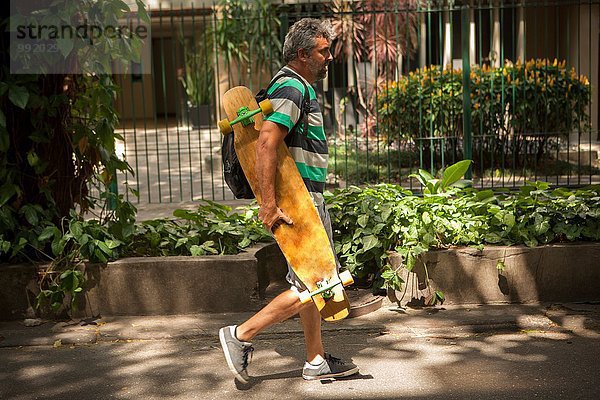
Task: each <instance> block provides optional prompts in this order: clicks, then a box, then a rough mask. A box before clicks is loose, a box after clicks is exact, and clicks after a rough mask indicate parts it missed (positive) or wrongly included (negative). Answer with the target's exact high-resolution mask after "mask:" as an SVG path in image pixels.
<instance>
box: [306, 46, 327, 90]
mask: <svg viewBox="0 0 600 400" xmlns="http://www.w3.org/2000/svg"><path fill="white" fill-rule="evenodd" d="M330 45H331V43H329V42H328V41H327V39H325V38H322V37H319V38H317V40H316V45H315V47H314V48H313V49H312V50H311V51H310V53H309V55H308V61H307V64H308V69H309V70H310V72H311V74H312V75H313V76H314V79H315V81H320V80H321V79H323V78H325V77H326V76H327V64H329V62H330V61H331V60H333V56H332V55H331V53H330V52H329V47H330Z"/></svg>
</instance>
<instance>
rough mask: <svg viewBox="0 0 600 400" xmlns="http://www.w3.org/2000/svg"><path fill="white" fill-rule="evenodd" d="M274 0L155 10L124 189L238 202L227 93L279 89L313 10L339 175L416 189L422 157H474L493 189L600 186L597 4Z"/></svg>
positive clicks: (427, 165) (131, 93)
mask: <svg viewBox="0 0 600 400" xmlns="http://www.w3.org/2000/svg"><path fill="white" fill-rule="evenodd" d="M270 3H271V2H270V1H267V0H256V1H254V2H248V1H228V2H221V3H217V4H213V3H200V2H187V3H177V4H175V3H172V4H171V5H170V7H169V8H163V7H162V6H161V7H160V8H158V9H152V10H151V16H152V41H153V42H152V51H153V55H152V60H153V62H152V66H151V67H152V75H135V74H130V75H117V84H118V85H119V87H120V88H121V92H120V95H119V97H118V99H117V106H118V108H119V112H120V114H121V120H122V126H121V128H120V129H119V133H121V135H122V136H123V137H124V141H123V142H122V143H119V144H118V149H120V153H122V154H123V156H124V157H125V159H126V160H127V161H128V162H129V164H130V165H131V166H132V168H133V170H134V171H135V172H136V173H135V176H132V175H130V174H123V175H122V176H120V177H119V191H120V192H122V193H129V192H127V190H128V189H134V190H136V191H137V192H138V193H139V198H138V199H137V200H136V201H139V202H142V203H159V202H182V201H190V200H192V201H193V200H198V199H211V200H227V199H231V198H232V195H231V193H230V192H229V190H228V188H227V187H226V185H225V183H224V180H223V177H222V167H221V159H220V154H219V150H220V144H221V136H220V134H219V132H218V130H217V128H216V121H217V120H218V119H219V117H220V115H221V110H220V106H219V104H220V96H221V95H222V94H223V93H224V92H225V91H226V90H227V89H228V88H230V87H233V86H236V85H245V86H248V87H250V89H251V90H253V91H254V92H257V91H258V90H259V89H260V88H261V87H264V86H266V84H267V82H268V80H269V79H270V76H271V75H272V74H273V73H274V72H275V71H276V70H277V69H278V68H279V67H280V65H281V62H280V60H281V44H282V42H283V38H284V35H285V32H287V29H288V27H289V26H290V25H291V24H292V23H293V22H295V21H296V20H298V19H300V18H302V17H315V18H326V19H329V20H331V21H332V24H333V27H334V28H335V29H336V31H337V34H338V39H336V41H334V44H333V46H332V49H333V52H334V56H335V60H334V62H333V63H332V64H331V66H330V69H329V75H328V77H327V78H326V79H325V80H324V81H322V82H319V83H317V84H316V86H317V87H318V89H319V90H317V92H318V93H319V101H320V104H321V109H322V111H323V114H324V124H325V127H326V130H327V132H328V134H329V137H330V166H329V171H330V174H329V175H330V176H329V184H330V185H329V186H330V187H336V186H342V187H343V186H346V185H351V184H352V185H363V184H368V183H375V182H394V183H400V184H402V185H404V186H406V187H409V188H412V189H418V187H416V186H413V185H415V182H414V180H412V179H410V178H409V175H410V174H411V173H414V172H416V170H417V169H418V168H424V169H427V170H430V171H431V172H433V173H435V172H436V171H437V170H439V169H440V168H443V167H445V166H447V165H449V164H451V163H453V162H456V161H458V160H461V159H465V158H468V159H473V160H474V163H473V167H472V170H471V171H470V174H471V177H472V179H473V180H474V184H475V185H476V186H480V187H516V186H519V185H521V184H523V183H524V182H525V180H538V179H539V180H545V181H548V182H550V183H553V184H555V185H559V186H572V185H584V184H590V183H600V164H599V162H598V153H599V152H600V144H599V142H598V124H599V118H598V105H597V104H598V80H599V78H600V76H599V68H598V64H599V62H598V54H599V53H600V51H599V50H600V48H599V43H600V40H599V39H600V32H599V30H598V25H599V24H598V18H599V14H600V11H599V10H600V1H599V0H593V1H592V0H588V1H584V0H581V1H570V0H566V1H543V0H540V1H520V0H519V1H517V0H515V1H502V2H500V1H490V0H486V1H484V0H481V1H466V2H458V1H410V0H405V1H332V2H327V3H325V2H314V1H313V2H306V3H304V4H287V5H286V4H284V5H281V4H272V5H270ZM258 6H261V7H258ZM532 60H533V61H532ZM555 60H556V61H555ZM134 70H135V68H134ZM575 92H576V93H575ZM205 104H206V105H207V106H205ZM128 195H129V194H128ZM130 199H132V198H130ZM133 200H135V199H133Z"/></svg>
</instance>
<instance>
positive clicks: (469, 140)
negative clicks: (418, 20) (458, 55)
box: [461, 5, 473, 179]
mask: <svg viewBox="0 0 600 400" xmlns="http://www.w3.org/2000/svg"><path fill="white" fill-rule="evenodd" d="M461 13H462V15H461V16H462V18H461V39H462V40H461V47H462V87H463V158H464V159H465V160H472V159H473V136H472V135H471V88H470V82H471V61H470V58H469V56H470V52H469V44H470V35H471V29H470V19H469V6H468V5H465V6H463V8H462V10H461ZM465 178H466V179H471V178H472V166H470V167H469V170H468V171H467V173H466V174H465Z"/></svg>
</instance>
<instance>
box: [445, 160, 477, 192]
mask: <svg viewBox="0 0 600 400" xmlns="http://www.w3.org/2000/svg"><path fill="white" fill-rule="evenodd" d="M470 166H471V160H462V161H459V162H457V163H455V164H452V165H450V166H449V167H448V168H446V169H445V170H444V174H443V175H442V188H443V189H446V188H447V187H448V186H450V185H452V184H453V183H455V182H456V181H458V180H459V179H460V178H462V177H463V176H464V175H465V174H466V173H467V171H468V169H469V167H470Z"/></svg>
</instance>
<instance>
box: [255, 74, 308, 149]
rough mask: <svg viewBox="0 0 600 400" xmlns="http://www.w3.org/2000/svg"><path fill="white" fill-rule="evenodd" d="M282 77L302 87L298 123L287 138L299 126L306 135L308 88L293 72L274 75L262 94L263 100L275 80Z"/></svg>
mask: <svg viewBox="0 0 600 400" xmlns="http://www.w3.org/2000/svg"><path fill="white" fill-rule="evenodd" d="M282 77H289V78H292V79H296V80H297V81H300V83H302V86H304V97H303V99H302V104H301V105H300V117H299V118H298V121H296V123H295V124H294V126H293V127H292V129H290V131H289V132H288V137H289V138H291V136H292V135H290V134H291V133H294V132H295V131H296V130H297V129H298V127H299V126H302V127H303V130H302V131H303V132H304V134H305V135H308V114H309V113H310V94H309V92H308V86H307V85H306V83H305V82H304V79H302V78H301V77H300V76H299V75H298V74H297V73H295V72H291V71H283V72H282V73H280V74H278V75H275V76H274V77H273V79H271V82H269V86H267V88H266V89H265V92H264V94H265V98H266V95H267V93H268V91H269V89H271V86H273V85H274V84H275V82H276V81H277V79H279V78H282ZM286 139H287V138H286Z"/></svg>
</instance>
